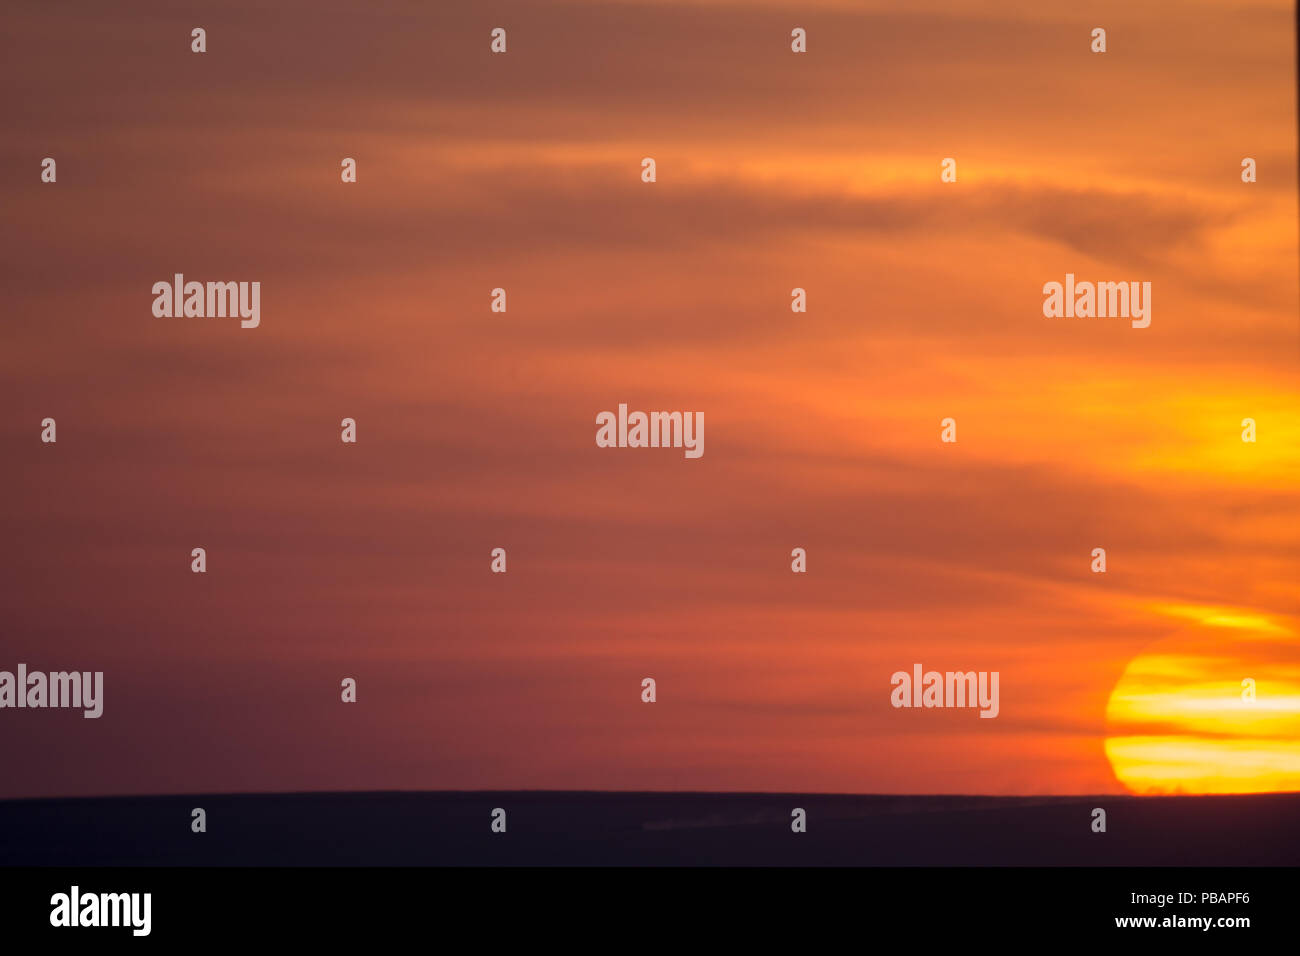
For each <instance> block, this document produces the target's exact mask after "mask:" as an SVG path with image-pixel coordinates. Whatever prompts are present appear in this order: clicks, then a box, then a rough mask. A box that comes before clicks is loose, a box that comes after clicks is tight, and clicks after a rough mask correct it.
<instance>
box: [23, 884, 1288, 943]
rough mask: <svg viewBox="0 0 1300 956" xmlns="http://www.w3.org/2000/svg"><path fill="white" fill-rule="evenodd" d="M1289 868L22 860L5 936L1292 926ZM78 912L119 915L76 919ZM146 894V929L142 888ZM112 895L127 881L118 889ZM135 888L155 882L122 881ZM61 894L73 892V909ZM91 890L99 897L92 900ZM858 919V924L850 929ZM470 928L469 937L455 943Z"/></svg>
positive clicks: (216, 937)
mask: <svg viewBox="0 0 1300 956" xmlns="http://www.w3.org/2000/svg"><path fill="white" fill-rule="evenodd" d="M1295 873H1296V871H1295V870H1294V869H1290V868H1170V867H1159V868H1028V867H1026V868H1020V867H1014V868H973V867H970V868H883V867H881V868H834V869H816V868H809V869H794V868H717V867H701V868H677V867H664V868H590V867H588V868H548V867H530V868H516V867H507V868H399V867H392V868H382V869H381V868H312V869H305V868H275V867H271V868H256V869H253V868H242V867H239V868H234V867H232V868H209V869H197V868H171V867H149V868H116V867H106V868H86V867H82V868H75V867H74V868H62V867H50V868H12V869H7V870H0V927H2V929H0V931H2V932H3V934H4V938H5V940H6V942H7V943H12V942H14V941H16V940H19V939H26V938H32V937H38V938H41V939H42V941H49V942H57V941H58V940H59V938H60V937H62V938H63V941H64V942H65V943H67V942H75V943H76V944H78V945H91V946H96V945H98V944H100V943H106V942H110V941H111V940H113V939H114V938H117V939H118V940H119V942H131V943H133V944H136V945H150V944H149V943H147V942H146V940H153V941H159V942H161V943H163V944H173V943H190V942H213V941H232V942H238V941H256V940H284V941H290V942H293V943H294V944H302V943H308V942H313V941H320V942H324V943H331V944H337V943H339V942H340V941H343V940H359V941H365V942H369V943H384V942H394V943H397V942H401V941H403V940H408V939H409V940H415V941H421V940H423V941H424V942H426V943H428V944H431V945H446V946H455V947H456V948H458V949H459V948H462V947H464V946H470V947H472V946H474V945H476V944H489V943H490V944H492V945H499V944H507V943H514V942H519V943H532V944H545V943H556V942H559V943H562V944H565V945H570V944H573V943H578V942H585V943H588V944H590V945H599V946H601V948H602V950H605V949H621V948H623V947H624V945H625V944H626V945H638V944H649V945H659V946H664V947H672V948H678V947H680V946H681V945H683V944H686V943H694V942H699V941H701V940H702V939H707V938H716V940H717V941H718V942H724V941H725V942H726V943H727V944H728V945H729V946H735V945H737V944H742V943H744V942H745V941H752V942H753V943H755V944H761V945H763V946H764V947H765V948H766V947H768V946H772V945H786V944H788V945H800V946H802V947H803V948H806V949H809V948H811V947H813V946H814V945H815V946H817V947H818V948H820V947H822V946H823V945H825V946H830V945H831V944H832V941H833V940H834V939H836V938H841V939H844V940H846V942H848V943H851V942H852V941H853V940H856V941H857V943H856V944H854V945H867V946H874V945H875V944H881V945H883V944H885V943H886V941H888V940H890V939H894V938H896V937H897V936H898V934H902V940H904V941H907V940H911V941H914V942H915V943H916V944H917V945H918V946H919V947H921V948H918V949H913V950H911V951H913V952H926V951H930V950H929V946H930V945H931V944H934V943H937V942H960V943H968V944H970V945H972V946H977V945H986V944H990V943H997V942H998V941H1020V942H1027V941H1037V942H1050V941H1053V940H1075V939H1080V938H1086V939H1098V938H1101V939H1110V940H1120V939H1123V938H1125V937H1128V938H1131V939H1132V940H1133V942H1134V943H1135V945H1151V944H1155V945H1162V944H1167V943H1175V942H1176V943H1177V945H1180V946H1181V945H1184V944H1185V943H1186V942H1187V941H1190V940H1192V939H1200V940H1205V941H1212V943H1213V944H1215V945H1217V946H1226V947H1232V946H1235V945H1238V944H1240V943H1243V942H1256V943H1257V942H1260V941H1264V940H1272V939H1278V940H1284V939H1293V938H1294V934H1295V932H1296V930H1297V928H1300V926H1298V922H1300V920H1298V919H1297V916H1296V908H1295ZM74 886H75V887H76V888H77V890H76V893H77V901H78V904H79V905H78V910H79V912H78V916H77V918H76V920H75V921H76V922H79V923H80V922H82V919H81V917H82V916H83V915H85V916H88V917H89V918H90V919H91V920H93V921H96V922H100V921H101V919H100V916H101V914H102V916H103V919H102V922H111V921H113V920H114V918H116V921H117V922H118V923H119V924H123V925H118V926H111V925H110V926H82V925H78V926H75V927H74V926H72V925H59V926H55V925H52V919H51V917H52V916H53V917H54V922H60V921H62V922H65V923H68V924H71V922H73V921H74V920H73V919H72V918H71V910H72V906H71V902H72V893H73V890H72V887H74ZM145 893H147V894H149V898H148V904H149V908H148V925H147V929H148V934H147V936H146V935H145V934H143V933H142V932H141V933H137V930H142V929H144V928H146V927H145V925H144V924H145V920H144V919H143V915H144V905H143V904H144V896H143V894H145ZM104 894H115V895H114V896H112V897H109V898H107V899H106V897H105V895H104ZM121 894H140V895H139V896H123V895H121ZM60 897H66V898H67V903H68V905H67V906H66V907H64V908H63V909H62V910H60ZM88 897H90V898H91V901H90V902H89V903H88V902H87V898H88ZM846 934H847V935H846ZM457 940H459V941H460V942H457Z"/></svg>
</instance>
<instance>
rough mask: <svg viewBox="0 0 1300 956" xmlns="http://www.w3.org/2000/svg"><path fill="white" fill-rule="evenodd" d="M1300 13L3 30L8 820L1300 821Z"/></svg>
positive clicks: (239, 0) (1222, 10)
mask: <svg viewBox="0 0 1300 956" xmlns="http://www.w3.org/2000/svg"><path fill="white" fill-rule="evenodd" d="M1291 9H1292V8H1291V5H1290V4H1289V3H1284V2H1280V0H1276V2H1275V0H1269V2H1254V3H1234V4H1227V3H1205V2H1196V0H1191V2H1185V0H1179V2H1173V0H1164V2H1154V3H1144V4H1132V3H1127V2H1109V3H1107V2H1103V3H1097V4H1089V5H1088V6H1087V8H1086V9H1076V8H1073V7H1070V6H1068V5H1065V6H1063V5H1044V4H1041V3H1022V2H990V3H979V4H975V3H970V4H965V3H955V2H925V3H911V4H906V5H903V4H897V5H887V4H883V3H867V4H858V3H847V2H845V3H814V4H800V5H797V6H795V5H788V6H787V5H781V4H776V3H771V4H768V3H760V4H739V3H731V2H727V3H685V2H681V3H677V2H663V0H660V2H648V3H630V2H629V3H623V2H619V3H605V2H597V0H589V2H588V0H573V2H564V3H552V2H528V3H522V2H520V3H510V2H501V3H493V4H490V5H486V6H485V5H482V4H477V3H459V2H457V3H437V4H431V3H425V2H375V3H366V4H352V3H341V2H336V0H324V2H312V3H306V2H286V3H277V4H275V5H274V6H273V7H270V6H268V5H266V4H263V3H254V2H251V0H231V2H227V3H222V4H220V5H218V6H215V7H213V6H203V7H201V8H200V7H194V6H187V5H177V4H174V3H170V2H162V0H155V2H144V3H138V4H132V5H131V12H130V16H126V15H124V14H123V13H122V12H121V11H119V10H118V9H116V8H111V9H110V8H108V7H105V6H103V5H101V4H93V3H89V2H76V3H68V4H59V5H53V6H52V5H48V4H42V3H37V2H32V0H28V2H18V3H15V4H10V9H9V10H8V11H7V15H6V18H5V20H6V23H5V26H4V30H5V38H6V40H7V41H9V42H7V44H6V48H7V49H8V51H9V52H8V54H7V55H6V56H5V57H3V58H0V76H3V80H4V83H5V87H6V89H8V90H9V91H10V93H9V95H8V96H6V97H5V101H4V105H3V107H0V108H2V109H3V111H4V128H5V129H6V131H7V135H6V136H4V137H3V138H2V139H0V173H2V174H3V175H2V176H0V189H3V193H4V195H3V206H4V209H5V214H4V218H5V229H4V235H5V249H4V257H3V266H0V268H3V270H4V288H5V292H6V299H7V301H6V303H5V305H6V308H5V319H4V322H3V340H2V342H0V383H3V384H2V385H0V388H2V389H3V391H2V392H0V448H2V449H3V451H2V455H3V465H4V467H3V468H2V469H0V541H3V542H4V544H5V547H4V549H3V559H2V560H3V566H2V567H0V581H3V587H2V588H0V668H4V667H8V668H10V669H12V667H13V666H14V665H16V664H17V663H18V662H19V661H23V662H26V663H27V664H28V665H29V666H30V667H32V668H34V669H47V670H56V669H62V668H73V667H75V668H77V669H91V670H103V671H104V672H105V688H106V689H105V695H106V699H105V716H104V717H103V718H101V719H100V720H84V719H82V718H81V717H80V715H79V714H69V713H64V712H54V711H47V712H39V711H36V712H33V711H27V710H24V711H5V712H4V713H0V731H2V732H0V766H3V767H5V768H7V769H12V770H13V772H7V773H5V774H4V775H0V796H26V795H58V794H77V793H151V792H186V791H244V790H254V791H269V790H308V789H414V788H435V789H443V788H461V789H471V788H485V789H486V788H582V789H691V790H780V791H840V792H903V793H992V794H1038V793H1105V792H1120V791H1122V790H1123V789H1124V788H1125V787H1129V788H1132V789H1134V790H1137V791H1146V790H1160V791H1169V790H1177V789H1180V788H1181V789H1183V790H1187V791H1204V790H1213V791H1218V790H1225V789H1229V790H1236V789H1243V790H1249V789H1277V788H1290V789H1295V788H1296V782H1295V781H1296V762H1295V761H1296V759H1297V758H1296V751H1295V749H1294V743H1293V741H1294V739H1295V736H1296V735H1295V730H1296V711H1295V701H1296V695H1297V693H1298V691H1297V680H1298V678H1297V672H1296V661H1295V658H1294V656H1288V655H1290V654H1291V653H1292V651H1293V649H1294V647H1295V635H1296V633H1297V628H1300V623H1298V622H1300V600H1298V597H1300V593H1298V591H1300V589H1298V586H1297V582H1300V536H1298V535H1297V530H1300V483H1298V482H1297V476H1300V416H1298V415H1297V409H1298V408H1300V376H1298V375H1297V372H1300V319H1298V317H1297V316H1298V314H1300V308H1298V301H1297V299H1298V296H1297V291H1298V288H1300V276H1298V274H1297V261H1298V251H1300V250H1298V248H1297V222H1296V216H1297V207H1298V203H1297V198H1298V197H1297V182H1296V169H1297V155H1296V139H1297V137H1296V102H1295V88H1296V82H1295V63H1294V53H1295V51H1294V42H1293V27H1292V13H1291ZM196 25H202V26H204V27H205V28H206V29H207V31H208V53H206V54H204V55H201V56H200V55H195V54H192V53H190V51H189V33H190V30H191V29H192V28H193V27H194V26H196ZM1098 25H1102V26H1104V27H1105V28H1106V29H1107V31H1108V42H1109V52H1107V53H1106V54H1105V55H1095V54H1092V53H1091V52H1090V51H1089V33H1090V31H1091V29H1092V28H1093V27H1094V26H1098ZM495 26H505V27H506V28H507V29H508V31H509V38H510V39H509V43H510V46H509V53H508V54H507V55H505V56H493V55H492V54H491V53H490V52H489V48H488V36H489V31H490V30H491V29H492V28H493V27H495ZM793 26H802V27H804V28H805V29H806V30H807V31H808V37H809V41H808V43H809V52H808V53H807V54H806V55H800V56H796V55H793V54H791V53H790V50H789V35H790V30H791V28H792V27H793ZM45 156H51V157H56V158H57V160H58V171H59V178H58V182H57V184H54V185H49V184H42V183H40V182H39V172H40V161H41V159H42V158H43V157H45ZM645 156H652V157H654V158H655V159H656V161H657V164H658V182H656V183H655V184H654V185H653V186H648V185H645V184H643V183H642V182H641V181H640V163H641V159H642V157H645ZM1247 156H1249V157H1252V158H1254V159H1255V160H1256V161H1257V163H1258V169H1259V181H1258V182H1257V183H1255V184H1252V185H1246V184H1243V183H1242V182H1241V180H1240V168H1241V161H1242V158H1243V157H1247ZM343 157H354V158H356V160H357V163H358V181H357V183H356V184H354V185H347V186H345V185H343V184H341V183H340V181H339V166H340V160H341V159H342V158H343ZM944 157H954V158H955V159H956V160H957V162H958V181H957V182H956V183H952V184H944V183H941V182H940V179H939V164H940V161H941V159H943V158H944ZM175 272H184V273H186V275H187V276H189V277H192V278H195V279H199V280H208V279H212V280H236V279H238V280H258V281H260V282H261V283H262V321H261V326H260V327H259V328H257V329H254V330H242V329H240V328H239V327H238V324H237V323H230V322H224V321H221V320H200V319H189V320H184V319H161V318H154V317H153V315H152V314H151V310H150V307H151V303H152V299H153V297H152V295H151V294H150V288H151V285H152V284H153V283H154V282H155V281H158V280H170V278H171V276H172V274H173V273H175ZM1066 272H1073V273H1075V274H1077V275H1078V276H1080V278H1087V279H1094V280H1097V279H1101V280H1108V279H1113V280H1145V281H1150V282H1151V283H1152V285H1153V313H1152V323H1151V326H1150V328H1147V329H1142V330H1138V329H1132V328H1130V327H1129V325H1128V323H1127V322H1126V321H1123V320H1105V319H1091V320H1090V319H1046V318H1044V316H1043V313H1042V300H1043V296H1042V291H1041V290H1042V286H1043V283H1045V282H1048V281H1060V280H1061V278H1062V277H1063V276H1064V274H1065V273H1066ZM796 286H798V287H802V288H805V289H806V290H807V292H808V312H807V313H806V314H793V313H792V312H791V311H790V306H789V303H790V290H791V289H792V288H794V287H796ZM496 287H504V288H506V289H507V290H508V295H509V311H508V312H507V313H505V314H494V313H491V312H490V311H489V302H490V292H491V290H492V289H494V288H496ZM620 402H628V403H629V404H630V406H631V407H632V408H641V409H689V410H701V411H703V412H704V414H705V418H706V422H707V428H706V451H705V454H704V456H703V458H701V459H699V460H695V461H691V460H686V459H684V458H683V456H682V455H681V454H680V453H679V452H676V453H674V452H665V453H662V454H659V453H653V452H649V451H647V452H645V453H642V452H637V451H630V450H626V451H624V450H620V451H611V450H608V449H599V448H597V447H595V444H594V436H595V416H596V414H597V413H598V412H600V411H602V410H606V409H615V408H617V405H618V403H620ZM46 416H53V417H55V418H56V419H57V421H58V436H59V439H58V443H57V444H56V445H43V444H41V442H40V441H39V434H40V428H39V423H40V421H41V420H42V419H43V418H44V417H46ZM344 417H352V418H354V419H356V421H357V423H358V443H357V444H356V445H355V446H349V445H343V444H342V443H341V442H340V441H339V427H338V426H339V422H340V420H341V419H342V418H344ZM945 417H953V418H955V419H956V420H957V422H958V439H959V440H958V443H957V444H955V445H946V444H941V443H940V441H939V431H940V428H939V425H940V421H941V419H943V418H945ZM1247 417H1250V418H1254V419H1255V420H1256V422H1257V425H1258V441H1257V442H1256V443H1255V444H1246V443H1243V442H1242V441H1241V440H1240V434H1241V421H1242V419H1244V418H1247ZM200 546H201V547H205V548H206V549H207V552H208V573H207V574H205V575H196V574H192V573H190V569H189V562H190V558H189V555H190V550H191V548H194V547H200ZM494 547H504V548H506V549H507V551H508V554H509V571H508V573H507V574H505V575H494V574H491V573H489V570H488V568H489V554H490V551H491V549H492V548H494ZM794 547H803V548H806V549H807V552H808V573H807V574H803V575H795V574H792V573H791V572H790V552H791V549H792V548H794ZM1095 547H1104V548H1106V550H1107V555H1108V571H1107V573H1105V574H1093V573H1091V572H1090V570H1089V565H1090V560H1091V559H1090V553H1091V550H1092V549H1093V548H1095ZM1205 608H1210V609H1218V610H1217V611H1216V612H1215V613H1217V614H1219V615H1220V616H1221V617H1223V618H1224V620H1227V619H1233V620H1239V621H1241V622H1246V623H1243V624H1241V625H1240V626H1236V625H1234V626H1228V627H1224V626H1219V625H1218V624H1216V623H1215V622H1214V621H1207V619H1206V618H1204V617H1203V616H1201V611H1200V610H1199V609H1205ZM1178 609H1193V610H1192V611H1188V612H1187V613H1178ZM1211 616H1213V615H1211ZM1259 621H1267V622H1271V624H1272V625H1273V626H1272V627H1264V628H1261V627H1259V626H1258V624H1257V623H1250V622H1259ZM1198 629H1204V631H1205V633H1206V634H1214V635H1216V640H1218V639H1220V637H1221V639H1222V640H1223V641H1224V642H1225V644H1224V646H1223V647H1221V648H1219V649H1218V650H1217V651H1216V652H1215V653H1213V654H1211V653H1209V650H1207V648H1206V647H1205V646H1204V645H1203V644H1202V643H1201V638H1200V637H1199V636H1198V635H1199V634H1200V633H1201V632H1200V630H1198ZM914 662H921V663H923V664H924V665H925V666H926V667H927V668H934V669H937V670H941V671H942V670H968V669H973V670H986V671H992V670H996V671H999V672H1000V673H1001V711H1000V715H999V716H998V717H997V719H994V720H982V719H978V718H977V716H976V714H975V713H974V712H972V711H957V710H951V711H939V710H933V711H925V710H895V709H893V708H891V707H890V705H889V693H890V684H889V678H890V675H891V674H892V673H893V672H894V671H896V670H900V669H904V670H906V669H910V668H911V666H912V664H913V663H914ZM346 676H350V677H354V678H355V679H356V680H357V682H358V702H357V703H356V704H355V705H347V706H345V705H343V704H341V703H340V702H339V694H338V687H339V682H340V680H341V678H343V677H346ZM645 676H653V677H655V678H656V680H657V681H658V686H659V699H658V702H657V703H656V704H654V705H653V706H649V705H644V704H642V703H641V702H640V696H639V691H640V681H641V679H642V678H643V677H645ZM1247 677H1249V678H1253V679H1255V680H1256V681H1257V687H1258V700H1257V703H1256V704H1255V705H1254V709H1251V710H1245V709H1243V708H1242V707H1239V706H1238V703H1235V702H1234V700H1239V695H1240V689H1241V686H1240V681H1241V679H1242V678H1247ZM1288 738H1289V739H1290V741H1292V742H1288ZM1112 763H1113V764H1114V769H1112Z"/></svg>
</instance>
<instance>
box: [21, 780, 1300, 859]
mask: <svg viewBox="0 0 1300 956" xmlns="http://www.w3.org/2000/svg"><path fill="white" fill-rule="evenodd" d="M195 807H201V808H203V809H204V810H205V811H206V813H207V832H205V833H194V832H192V831H191V810H192V809H193V808H195ZM497 807H500V808H503V809H504V810H505V811H506V832H505V833H493V832H492V831H491V826H490V825H491V818H492V811H493V809H494V808H497ZM795 807H802V808H803V809H804V810H806V811H807V832H806V833H794V832H792V831H791V811H792V809H794V808H795ZM1094 807H1101V808H1103V809H1105V810H1106V814H1107V829H1106V832H1105V833H1095V832H1093V830H1092V827H1091V821H1092V810H1093V808H1094ZM0 863H2V864H4V865H8V866H151V865H159V866H499V865H506V866H532V865H540V866H665V865H666V866H682V865H685V866H711V865H723V866H726V865H730V866H990V865H991V866H1294V865H1297V864H1300V794H1295V793H1289V794H1253V795H1240V796H1179V797H1131V796H1113V795H1112V796H1099V797H960V796H852V795H834V794H814V795H808V794H767V793H765V794H758V793H624V792H562V791H515V792H511V791H488V792H467V791H466V792H460V791H458V792H380V793H296V794H220V795H189V796H149V797H103V798H75V799H44V800H8V801H0Z"/></svg>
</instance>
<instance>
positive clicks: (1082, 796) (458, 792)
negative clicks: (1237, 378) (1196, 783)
mask: <svg viewBox="0 0 1300 956" xmlns="http://www.w3.org/2000/svg"><path fill="white" fill-rule="evenodd" d="M395 794H401V795H406V796H420V795H425V796H469V795H474V794H515V795H557V796H558V795H573V796H623V797H626V796H654V797H660V796H677V797H845V798H853V797H856V798H871V799H888V798H897V799H907V800H916V799H930V800H938V799H947V800H1051V801H1061V800H1115V799H1126V800H1129V799H1131V800H1160V799H1195V798H1204V797H1283V796H1300V790H1266V791H1259V792H1248V793H1149V794H1141V793H1129V792H1124V793H1026V794H1006V793H861V792H857V791H805V790H591V789H574V790H564V789H550V788H534V789H448V790H435V789H384V790H242V791H193V790H191V791H182V792H175V793H107V794H77V795H67V794H65V795H46V796H36V797H0V805H3V804H14V803H37V802H52V801H75V800H172V799H179V798H181V797H203V798H213V797H217V798H221V797H315V796H389V795H395Z"/></svg>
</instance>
